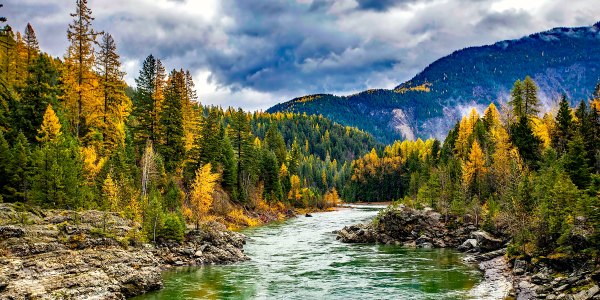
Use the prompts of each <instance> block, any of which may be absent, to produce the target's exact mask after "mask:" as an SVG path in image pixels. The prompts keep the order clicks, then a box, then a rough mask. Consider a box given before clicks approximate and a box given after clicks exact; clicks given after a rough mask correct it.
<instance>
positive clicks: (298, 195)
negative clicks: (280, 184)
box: [288, 175, 302, 201]
mask: <svg viewBox="0 0 600 300" xmlns="http://www.w3.org/2000/svg"><path fill="white" fill-rule="evenodd" d="M290 186H291V188H290V192H289V193H288V199H289V200H292V201H299V200H300V199H302V188H301V186H300V177H298V175H292V176H291V177H290Z"/></svg>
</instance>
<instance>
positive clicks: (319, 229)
mask: <svg viewBox="0 0 600 300" xmlns="http://www.w3.org/2000/svg"><path fill="white" fill-rule="evenodd" d="M380 208H381V207H378V208H376V207H357V208H353V209H342V210H339V211H334V212H327V213H315V214H313V217H312V218H307V217H304V216H301V217H298V218H294V219H291V220H287V221H285V222H281V223H276V224H270V225H266V226H261V227H256V228H251V229H247V230H245V231H244V234H246V235H247V236H248V241H247V245H246V246H245V247H244V249H245V253H246V254H247V255H248V256H249V257H250V258H251V260H250V261H247V262H243V263H238V264H234V265H225V266H205V267H201V268H187V269H176V270H171V271H167V272H165V273H164V283H165V288H164V289H163V290H161V291H158V292H154V293H150V294H146V295H143V296H141V297H137V298H135V299H136V300H141V299H144V300H148V299H346V300H347V299H411V300H417V299H470V297H469V296H468V292H469V290H470V289H472V288H473V286H475V285H476V284H477V283H479V282H480V281H481V279H482V275H481V273H480V272H479V271H478V270H477V269H476V268H475V266H472V265H466V264H464V263H463V262H462V257H463V256H462V254H460V253H458V252H456V251H454V250H449V249H408V248H404V247H399V246H385V245H356V244H343V243H340V242H338V241H336V240H335V234H333V233H332V231H333V230H337V229H341V228H342V227H343V226H345V225H351V224H355V223H360V222H366V221H368V220H371V219H372V218H373V217H374V216H375V215H376V214H377V211H378V209H380Z"/></svg>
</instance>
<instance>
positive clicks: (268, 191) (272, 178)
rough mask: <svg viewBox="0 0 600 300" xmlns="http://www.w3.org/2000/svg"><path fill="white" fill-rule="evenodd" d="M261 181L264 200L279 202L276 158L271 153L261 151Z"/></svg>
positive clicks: (279, 193)
mask: <svg viewBox="0 0 600 300" xmlns="http://www.w3.org/2000/svg"><path fill="white" fill-rule="evenodd" d="M261 179H262V181H263V183H264V190H263V196H264V198H265V199H267V201H269V202H272V203H273V202H276V201H280V200H281V198H282V192H281V182H280V181H279V168H278V165H277V157H276V156H275V153H273V151H270V150H263V154H262V166H261Z"/></svg>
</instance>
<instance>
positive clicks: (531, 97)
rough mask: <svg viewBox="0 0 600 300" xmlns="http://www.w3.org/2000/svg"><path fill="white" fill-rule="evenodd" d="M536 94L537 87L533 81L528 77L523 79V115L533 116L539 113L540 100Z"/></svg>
mask: <svg viewBox="0 0 600 300" xmlns="http://www.w3.org/2000/svg"><path fill="white" fill-rule="evenodd" d="M537 93H538V87H537V85H536V84H535V82H534V81H533V79H531V77H529V76H527V77H525V80H524V81H523V113H524V115H525V116H528V117H531V116H535V115H537V114H538V113H539V112H540V110H539V106H540V100H539V99H538V96H537Z"/></svg>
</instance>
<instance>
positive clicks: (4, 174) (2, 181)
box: [0, 130, 12, 198]
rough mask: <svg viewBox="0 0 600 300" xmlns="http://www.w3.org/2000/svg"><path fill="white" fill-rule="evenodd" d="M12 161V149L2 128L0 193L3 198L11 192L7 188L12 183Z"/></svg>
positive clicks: (0, 131) (0, 135)
mask: <svg viewBox="0 0 600 300" xmlns="http://www.w3.org/2000/svg"><path fill="white" fill-rule="evenodd" d="M11 161H12V153H11V151H10V145H9V144H8V142H7V141H6V139H5V138H4V133H3V132H2V130H0V194H1V195H3V198H6V195H8V194H9V192H8V191H7V190H6V188H7V187H8V186H9V184H10V176H11V174H10V163H11Z"/></svg>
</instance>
